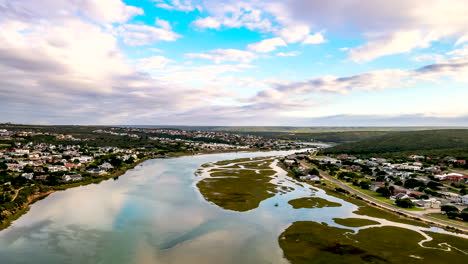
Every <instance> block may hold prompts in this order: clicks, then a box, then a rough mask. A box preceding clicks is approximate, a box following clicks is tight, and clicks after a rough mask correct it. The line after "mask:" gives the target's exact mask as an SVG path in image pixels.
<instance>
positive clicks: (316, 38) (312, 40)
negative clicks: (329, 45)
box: [302, 32, 326, 44]
mask: <svg viewBox="0 0 468 264" xmlns="http://www.w3.org/2000/svg"><path fill="white" fill-rule="evenodd" d="M325 42H326V40H325V38H324V37H323V35H322V33H320V32H318V33H315V34H313V35H308V36H307V37H306V38H305V39H304V41H302V44H321V43H325Z"/></svg>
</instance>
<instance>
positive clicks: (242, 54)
mask: <svg viewBox="0 0 468 264" xmlns="http://www.w3.org/2000/svg"><path fill="white" fill-rule="evenodd" d="M185 56H187V57H189V58H197V59H206V60H212V61H214V62H215V63H221V62H224V61H234V62H243V63H249V62H251V61H252V60H254V59H255V58H256V57H257V56H256V55H255V54H254V53H252V52H249V51H244V50H237V49H216V50H212V51H209V52H206V53H187V54H185Z"/></svg>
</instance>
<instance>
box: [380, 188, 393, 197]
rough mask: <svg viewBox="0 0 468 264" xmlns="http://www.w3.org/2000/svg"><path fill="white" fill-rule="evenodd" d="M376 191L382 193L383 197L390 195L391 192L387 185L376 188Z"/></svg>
mask: <svg viewBox="0 0 468 264" xmlns="http://www.w3.org/2000/svg"><path fill="white" fill-rule="evenodd" d="M377 193H380V194H382V196H384V197H390V196H391V195H392V192H391V191H390V189H388V188H387V187H380V188H378V189H377Z"/></svg>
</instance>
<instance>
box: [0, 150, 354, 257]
mask: <svg viewBox="0 0 468 264" xmlns="http://www.w3.org/2000/svg"><path fill="white" fill-rule="evenodd" d="M286 154H288V152H260V153H229V154H215V155H200V156H192V157H181V158H173V159H159V160H150V161H147V162H145V163H144V164H142V165H139V166H138V167H136V168H135V169H133V170H130V171H128V172H127V173H126V174H125V175H123V176H121V177H120V178H119V179H118V180H116V181H114V180H109V181H105V182H102V183H100V184H95V185H88V186H82V187H78V188H74V189H69V190H66V191H62V192H57V193H54V194H52V195H50V196H49V197H48V198H46V199H45V200H42V201H39V202H37V203H35V204H34V205H33V206H32V207H31V210H30V212H29V213H28V214H26V215H25V216H23V217H21V218H20V219H18V220H17V221H15V222H14V223H13V225H12V226H11V227H10V228H8V229H6V230H4V231H2V232H0V263H31V262H32V261H34V262H37V263H113V264H115V263H145V264H147V263H286V261H285V260H284V259H283V257H282V251H281V249H280V248H279V246H278V243H277V238H278V236H279V234H280V233H281V232H282V231H284V230H285V229H286V228H287V227H288V226H289V225H290V224H291V223H292V222H294V221H297V220H312V221H317V222H325V223H328V224H329V225H334V226H339V225H337V224H336V223H334V221H333V220H332V219H333V218H346V217H353V216H354V217H356V216H355V215H354V214H352V211H354V210H355V209H356V206H355V205H353V204H350V203H347V202H344V201H342V200H340V199H338V198H335V197H330V196H327V195H326V194H325V192H323V191H321V190H320V191H317V192H315V195H316V196H317V197H323V198H326V199H328V200H330V201H333V202H338V203H340V204H342V206H341V207H333V208H327V207H325V208H320V209H293V208H292V207H291V206H290V205H289V204H288V203H287V202H288V201H289V200H291V199H295V198H300V197H303V196H307V195H310V194H312V193H313V191H311V190H310V188H307V187H300V186H298V185H296V186H295V187H294V188H295V190H294V191H293V192H289V193H286V194H278V195H276V196H275V197H272V198H270V199H267V200H265V201H263V202H262V203H261V204H260V206H259V208H257V209H255V210H251V211H248V212H244V213H239V212H232V211H227V210H223V209H221V208H219V207H218V206H216V205H213V204H210V203H208V202H207V201H205V199H204V198H203V197H202V196H201V195H200V193H199V192H198V190H197V189H196V187H195V183H196V181H197V180H198V179H197V177H196V176H194V172H195V170H196V169H198V168H199V166H200V165H201V164H203V163H207V162H215V161H218V160H226V159H235V158H245V157H258V156H271V155H286ZM283 176H284V175H283ZM280 177H281V175H280ZM276 204H278V206H275V205H276ZM358 217H362V216H358Z"/></svg>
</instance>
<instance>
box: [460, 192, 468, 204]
mask: <svg viewBox="0 0 468 264" xmlns="http://www.w3.org/2000/svg"><path fill="white" fill-rule="evenodd" d="M460 203H461V204H468V194H465V195H463V196H462V197H460Z"/></svg>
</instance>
